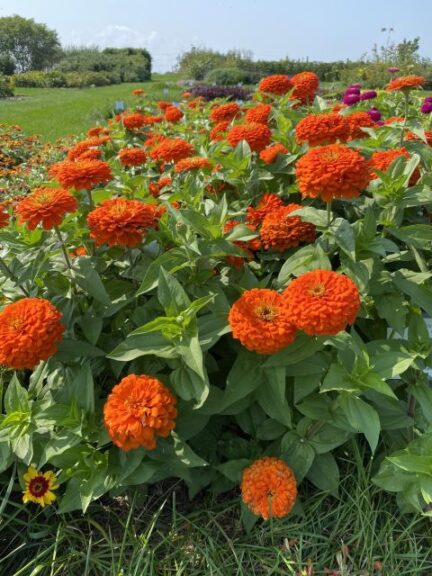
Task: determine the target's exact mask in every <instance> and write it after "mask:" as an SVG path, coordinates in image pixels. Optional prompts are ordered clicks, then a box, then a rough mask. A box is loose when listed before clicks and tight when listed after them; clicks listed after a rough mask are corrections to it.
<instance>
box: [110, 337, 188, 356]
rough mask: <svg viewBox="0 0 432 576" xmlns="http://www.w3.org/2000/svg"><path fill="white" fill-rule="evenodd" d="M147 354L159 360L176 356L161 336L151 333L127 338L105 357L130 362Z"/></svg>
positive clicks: (170, 345)
mask: <svg viewBox="0 0 432 576" xmlns="http://www.w3.org/2000/svg"><path fill="white" fill-rule="evenodd" d="M149 354H154V355H155V356H159V357H160V358H175V357H176V356H177V352H176V350H175V348H174V346H173V345H172V343H171V342H170V341H169V340H167V339H166V338H164V336H163V335H162V334H159V333H154V332H153V333H151V334H142V335H137V336H128V337H127V338H126V340H125V341H124V342H122V343H121V344H119V345H118V346H117V347H116V348H114V350H113V351H112V352H111V353H110V354H108V355H107V358H111V359H112V360H119V361H122V362H130V361H131V360H134V359H135V358H139V357H140V356H146V355H149Z"/></svg>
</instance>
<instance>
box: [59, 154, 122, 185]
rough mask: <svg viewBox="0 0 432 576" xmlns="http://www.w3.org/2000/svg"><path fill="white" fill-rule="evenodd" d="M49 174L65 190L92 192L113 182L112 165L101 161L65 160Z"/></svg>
mask: <svg viewBox="0 0 432 576" xmlns="http://www.w3.org/2000/svg"><path fill="white" fill-rule="evenodd" d="M48 173H49V175H50V176H51V177H52V178H55V179H56V180H57V181H58V182H60V184H61V185H62V186H64V187H65V188H68V189H70V188H75V190H91V189H92V188H94V187H95V186H98V185H99V184H106V183H107V182H109V181H110V180H112V173H111V167H110V165H109V164H108V163H107V162H102V161H101V160H79V161H76V162H71V161H70V160H64V161H63V162H57V164H53V165H52V166H51V168H50V170H49V172H48Z"/></svg>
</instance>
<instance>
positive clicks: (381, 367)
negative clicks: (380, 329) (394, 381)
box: [370, 350, 415, 378]
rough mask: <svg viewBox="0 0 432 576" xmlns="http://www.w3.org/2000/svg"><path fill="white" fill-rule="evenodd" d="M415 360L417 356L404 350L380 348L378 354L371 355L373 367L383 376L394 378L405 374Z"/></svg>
mask: <svg viewBox="0 0 432 576" xmlns="http://www.w3.org/2000/svg"><path fill="white" fill-rule="evenodd" d="M414 360H415V356H413V355H412V354H410V353H409V352H404V351H403V350H399V351H392V350H389V351H384V350H380V351H379V353H378V354H377V355H376V356H373V355H371V356H370V364H371V367H372V368H373V371H374V372H375V373H376V374H377V375H378V376H380V377H381V378H394V377H395V376H398V375H399V374H403V373H404V372H405V371H406V370H408V368H409V367H410V366H411V364H412V363H413V362H414Z"/></svg>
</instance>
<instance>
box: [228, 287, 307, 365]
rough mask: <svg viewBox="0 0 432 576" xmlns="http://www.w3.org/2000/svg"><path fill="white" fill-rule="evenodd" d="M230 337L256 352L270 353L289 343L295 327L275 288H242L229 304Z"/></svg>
mask: <svg viewBox="0 0 432 576" xmlns="http://www.w3.org/2000/svg"><path fill="white" fill-rule="evenodd" d="M228 322H229V324H230V326H231V330H232V335H233V338H235V339H236V340H240V342H241V343H242V345H243V346H244V347H245V348H247V349H248V350H250V351H252V352H258V354H274V353H275V352H279V350H282V348H285V347H286V346H288V345H289V344H291V343H292V342H293V341H294V339H295V335H296V328H295V327H294V325H293V323H292V322H291V320H290V318H289V316H288V311H287V307H286V303H285V300H284V298H283V297H282V296H281V295H280V294H279V293H278V292H276V291H275V290H269V289H267V288H252V290H246V291H245V292H243V294H242V295H241V297H240V298H239V299H238V300H236V301H235V302H234V304H233V305H232V306H231V309H230V311H229V315H228Z"/></svg>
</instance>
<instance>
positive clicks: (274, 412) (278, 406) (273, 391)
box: [255, 366, 292, 428]
mask: <svg viewBox="0 0 432 576" xmlns="http://www.w3.org/2000/svg"><path fill="white" fill-rule="evenodd" d="M264 376H265V381H264V383H263V384H262V385H261V386H260V387H259V388H258V389H257V391H256V393H255V394H256V397H257V400H258V403H259V405H260V406H261V408H262V409H263V410H264V412H265V413H266V414H268V415H269V416H270V417H271V418H273V419H274V420H277V421H278V422H280V423H281V424H283V425H284V426H286V427H287V428H291V426H292V423H291V409H290V406H289V404H288V400H287V397H286V376H285V367H283V366H277V367H274V368H265V369H264Z"/></svg>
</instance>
